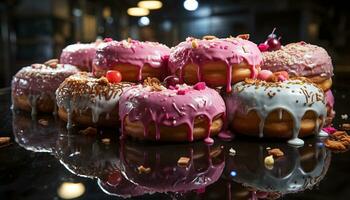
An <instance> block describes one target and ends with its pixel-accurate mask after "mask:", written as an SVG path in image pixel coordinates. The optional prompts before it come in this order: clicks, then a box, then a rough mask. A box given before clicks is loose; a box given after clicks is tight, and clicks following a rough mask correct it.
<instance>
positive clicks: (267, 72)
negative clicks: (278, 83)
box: [258, 70, 273, 81]
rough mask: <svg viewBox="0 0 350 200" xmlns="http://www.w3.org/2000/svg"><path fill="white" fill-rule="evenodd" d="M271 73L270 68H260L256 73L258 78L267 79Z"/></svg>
mask: <svg viewBox="0 0 350 200" xmlns="http://www.w3.org/2000/svg"><path fill="white" fill-rule="evenodd" d="M272 75H273V73H272V72H271V71H270V70H261V71H260V72H259V74H258V79H260V80H264V81H267V80H268V79H269V78H270V77H271V76H272Z"/></svg>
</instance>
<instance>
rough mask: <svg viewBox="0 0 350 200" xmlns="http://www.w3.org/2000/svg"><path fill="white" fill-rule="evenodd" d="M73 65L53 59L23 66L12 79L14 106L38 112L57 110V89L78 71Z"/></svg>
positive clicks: (33, 112)
mask: <svg viewBox="0 0 350 200" xmlns="http://www.w3.org/2000/svg"><path fill="white" fill-rule="evenodd" d="M78 72H79V69H78V68H76V67H75V66H73V65H68V64H57V60H56V59H53V60H50V61H48V62H46V63H45V64H32V65H31V66H28V67H23V68H22V69H21V70H20V71H18V72H17V74H16V75H15V76H14V77H13V79H12V103H13V107H14V108H19V109H22V110H26V111H31V112H32V114H33V115H34V114H36V113H37V111H38V112H46V113H47V112H55V111H56V108H57V106H56V97H55V91H56V89H57V88H58V86H59V85H60V84H61V83H62V82H63V81H64V80H65V79H66V78H67V77H68V76H70V75H72V74H75V73H78Z"/></svg>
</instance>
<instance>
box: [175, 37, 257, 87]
mask: <svg viewBox="0 0 350 200" xmlns="http://www.w3.org/2000/svg"><path fill="white" fill-rule="evenodd" d="M248 39H249V35H240V36H238V37H230V38H216V37H213V36H211V37H208V36H207V37H204V38H203V39H196V38H191V37H189V38H187V39H186V41H184V42H181V43H180V44H178V45H177V46H175V47H173V48H172V49H171V53H170V57H169V70H170V72H171V73H172V74H176V75H177V76H179V77H180V79H181V81H183V82H185V83H187V84H196V83H197V82H201V81H202V82H205V83H206V84H207V85H208V86H210V87H226V88H227V91H228V92H230V91H231V84H234V83H236V82H239V81H242V80H244V79H245V78H256V75H257V74H258V71H259V69H260V65H261V62H262V55H261V52H260V51H259V49H258V47H257V45H256V44H254V43H253V42H251V41H249V40H248Z"/></svg>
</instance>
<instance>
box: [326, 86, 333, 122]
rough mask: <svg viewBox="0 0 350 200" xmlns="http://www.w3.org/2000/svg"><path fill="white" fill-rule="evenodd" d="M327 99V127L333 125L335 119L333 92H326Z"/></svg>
mask: <svg viewBox="0 0 350 200" xmlns="http://www.w3.org/2000/svg"><path fill="white" fill-rule="evenodd" d="M325 97H326V106H327V118H326V122H325V124H326V126H327V125H330V124H332V121H333V119H334V117H335V111H334V109H333V108H334V96H333V93H332V91H331V90H327V92H325Z"/></svg>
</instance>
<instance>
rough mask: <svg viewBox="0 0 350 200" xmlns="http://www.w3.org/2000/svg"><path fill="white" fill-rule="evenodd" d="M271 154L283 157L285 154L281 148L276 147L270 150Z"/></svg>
mask: <svg viewBox="0 0 350 200" xmlns="http://www.w3.org/2000/svg"><path fill="white" fill-rule="evenodd" d="M268 153H269V155H272V156H273V157H281V156H284V153H283V151H281V150H280V149H279V148H274V149H271V150H268Z"/></svg>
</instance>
